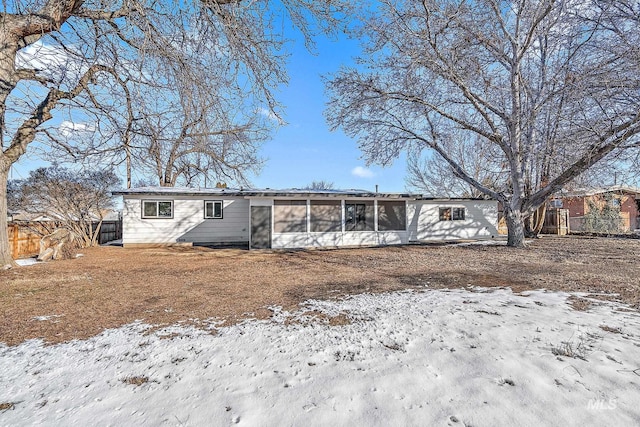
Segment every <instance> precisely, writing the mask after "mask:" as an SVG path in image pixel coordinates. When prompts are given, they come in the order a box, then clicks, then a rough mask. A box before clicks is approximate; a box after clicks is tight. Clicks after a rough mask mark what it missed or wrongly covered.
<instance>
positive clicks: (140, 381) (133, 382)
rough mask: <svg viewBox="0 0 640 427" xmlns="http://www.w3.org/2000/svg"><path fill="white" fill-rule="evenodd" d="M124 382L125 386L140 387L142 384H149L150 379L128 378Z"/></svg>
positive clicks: (140, 377)
mask: <svg viewBox="0 0 640 427" xmlns="http://www.w3.org/2000/svg"><path fill="white" fill-rule="evenodd" d="M122 382H123V383H125V384H129V385H135V386H138V387H139V386H141V385H142V384H145V383H148V382H149V378H147V377H144V376H139V377H127V378H125V379H123V380H122Z"/></svg>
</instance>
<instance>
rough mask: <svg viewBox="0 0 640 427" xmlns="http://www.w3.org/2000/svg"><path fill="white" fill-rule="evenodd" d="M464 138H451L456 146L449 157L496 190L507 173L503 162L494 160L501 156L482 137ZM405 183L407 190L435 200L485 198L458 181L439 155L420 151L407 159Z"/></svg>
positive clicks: (464, 182) (479, 180) (462, 181)
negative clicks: (439, 197) (418, 192)
mask: <svg viewBox="0 0 640 427" xmlns="http://www.w3.org/2000/svg"><path fill="white" fill-rule="evenodd" d="M464 136H465V135H460V134H458V135H456V136H454V138H456V144H453V146H452V151H450V152H449V155H450V156H451V158H452V159H455V161H456V163H458V164H460V166H461V167H462V168H463V169H464V170H466V171H468V172H469V173H470V174H471V176H472V177H473V179H474V180H476V181H478V182H481V183H482V184H483V185H485V186H486V187H488V188H491V189H496V188H498V183H499V182H500V181H502V180H504V179H505V174H506V171H505V165H504V162H499V161H496V160H497V159H500V158H501V156H499V155H496V153H495V149H494V147H492V146H491V145H489V144H486V143H485V142H484V141H483V140H482V139H481V138H474V139H472V140H471V141H467V140H465V139H464ZM406 182H407V185H408V186H409V187H411V188H414V189H417V190H419V191H423V192H425V193H426V194H429V195H430V196H434V197H438V196H446V197H471V198H482V197H488V196H487V195H486V194H484V193H483V192H482V191H480V190H479V189H477V188H476V187H474V186H473V185H471V184H469V183H468V182H466V181H464V180H462V179H460V178H459V177H458V176H457V175H456V172H455V170H454V169H452V168H451V166H450V165H449V163H447V161H446V160H445V159H443V158H442V157H441V156H438V155H434V153H432V152H431V151H428V150H420V149H419V148H418V149H417V150H415V151H411V152H410V153H409V155H408V157H407V179H406Z"/></svg>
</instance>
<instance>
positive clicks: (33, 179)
mask: <svg viewBox="0 0 640 427" xmlns="http://www.w3.org/2000/svg"><path fill="white" fill-rule="evenodd" d="M119 185H120V180H119V179H118V178H117V177H116V175H115V174H114V173H113V172H111V171H84V172H77V171H71V170H68V169H64V168H60V167H57V166H53V167H49V168H39V169H36V170H34V171H32V172H30V173H29V177H28V178H27V179H25V180H22V181H19V182H17V183H15V185H14V186H13V188H12V196H14V197H12V198H14V199H15V200H16V202H15V204H16V207H17V208H18V210H19V211H20V212H25V213H32V214H43V215H47V216H49V217H51V218H52V219H53V220H54V221H58V222H61V223H62V224H63V227H65V228H67V229H68V230H69V231H72V232H73V233H74V235H75V236H77V237H78V238H79V239H80V240H79V243H80V246H82V247H89V246H95V245H96V244H97V243H98V242H97V239H98V236H99V235H100V228H101V226H102V221H103V220H104V217H105V215H106V214H107V213H108V211H109V210H110V209H112V208H113V197H112V196H111V193H110V192H111V191H112V190H113V189H114V188H115V187H117V186H119ZM94 224H95V226H94Z"/></svg>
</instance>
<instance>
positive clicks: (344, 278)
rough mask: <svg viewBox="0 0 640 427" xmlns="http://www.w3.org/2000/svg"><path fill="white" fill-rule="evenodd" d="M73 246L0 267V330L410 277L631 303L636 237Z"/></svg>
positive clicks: (157, 318)
mask: <svg viewBox="0 0 640 427" xmlns="http://www.w3.org/2000/svg"><path fill="white" fill-rule="evenodd" d="M83 254H84V256H82V257H80V258H77V259H73V260H64V261H56V262H50V263H44V264H38V265H35V266H29V267H21V268H15V269H12V270H9V271H0V283H1V285H0V307H2V311H1V313H0V342H4V343H6V344H8V345H15V344H19V343H21V342H23V341H24V340H27V339H31V338H42V339H44V340H45V341H47V342H50V343H58V342H63V341H68V340H71V339H85V338H88V337H90V336H93V335H96V334H98V333H100V332H101V331H103V330H104V329H106V328H116V327H119V326H122V325H126V324H129V323H131V322H133V321H136V320H139V321H143V322H145V323H148V324H153V325H171V324H174V323H176V322H190V323H195V324H198V323H201V322H207V321H209V320H211V319H215V320H216V321H224V322H225V324H227V325H228V324H232V323H235V322H237V321H239V320H242V319H246V318H253V317H255V318H260V319H264V318H268V317H269V316H271V311H270V310H268V309H267V307H269V306H282V307H284V308H285V309H287V310H294V309H296V308H297V307H298V305H299V304H300V303H302V302H304V301H305V300H307V299H309V298H314V299H327V298H337V297H341V296H345V295H353V294H358V293H364V292H373V293H378V292H386V291H394V290H401V289H410V288H416V287H418V288H421V289H423V288H425V287H426V288H429V289H443V288H465V287H468V286H483V287H501V286H508V287H510V288H511V289H513V290H514V291H522V290H533V289H541V288H543V289H548V290H561V291H574V292H575V291H577V292H585V293H593V294H598V297H599V298H606V299H610V300H619V301H622V302H625V303H628V304H630V305H631V306H632V307H634V308H640V279H639V278H640V263H639V262H638V260H639V259H640V240H634V239H606V238H578V237H570V238H558V237H544V238H542V239H539V240H536V241H533V242H532V243H531V245H530V246H529V248H527V249H508V248H505V247H502V246H459V245H427V246H401V247H395V246H391V247H384V248H366V249H337V250H313V251H273V252H271V251H242V250H211V249H205V248H154V249H124V248H121V247H98V248H91V249H88V250H85V251H84V252H83ZM602 294H605V295H602ZM574 302H575V304H576V306H577V307H579V306H580V305H581V304H582V305H584V304H585V302H584V300H582V302H581V300H580V298H575V299H574ZM37 319H46V320H37ZM338 321H339V320H338Z"/></svg>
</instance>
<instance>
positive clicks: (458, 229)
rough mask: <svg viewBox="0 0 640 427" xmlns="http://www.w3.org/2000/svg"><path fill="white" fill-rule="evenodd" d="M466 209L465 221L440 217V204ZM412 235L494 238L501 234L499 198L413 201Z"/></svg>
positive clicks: (417, 238)
mask: <svg viewBox="0 0 640 427" xmlns="http://www.w3.org/2000/svg"><path fill="white" fill-rule="evenodd" d="M447 207H451V208H457V207H464V208H465V209H466V216H465V219H464V220H462V221H440V215H439V210H440V208H447ZM408 215H409V218H410V222H409V239H410V240H411V241H420V240H459V239H490V238H492V237H497V236H498V230H497V225H498V202H496V201H493V200H460V201H459V200H449V201H435V200H433V201H432V200H418V201H415V202H411V203H409V209H408Z"/></svg>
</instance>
